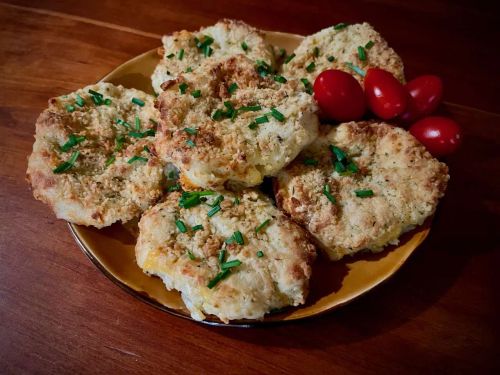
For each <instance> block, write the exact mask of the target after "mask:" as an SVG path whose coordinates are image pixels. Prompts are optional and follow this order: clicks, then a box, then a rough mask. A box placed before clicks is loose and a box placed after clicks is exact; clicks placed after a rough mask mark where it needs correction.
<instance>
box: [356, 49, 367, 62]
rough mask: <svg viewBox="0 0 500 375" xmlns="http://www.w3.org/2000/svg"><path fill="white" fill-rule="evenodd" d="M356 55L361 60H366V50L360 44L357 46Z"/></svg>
mask: <svg viewBox="0 0 500 375" xmlns="http://www.w3.org/2000/svg"><path fill="white" fill-rule="evenodd" d="M358 57H359V59H360V60H361V61H366V51H365V49H364V48H363V47H362V46H359V47H358Z"/></svg>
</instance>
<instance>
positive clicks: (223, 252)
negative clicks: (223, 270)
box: [218, 249, 226, 264]
mask: <svg viewBox="0 0 500 375" xmlns="http://www.w3.org/2000/svg"><path fill="white" fill-rule="evenodd" d="M218 260H219V264H222V263H224V261H225V260H226V250H225V249H222V250H221V251H219V256H218Z"/></svg>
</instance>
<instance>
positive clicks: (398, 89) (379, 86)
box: [365, 68, 408, 120]
mask: <svg viewBox="0 0 500 375" xmlns="http://www.w3.org/2000/svg"><path fill="white" fill-rule="evenodd" d="M365 95H366V98H367V101H368V107H370V109H371V110H372V112H373V113H374V114H375V115H377V116H378V117H380V118H381V119H384V120H389V119H392V118H394V117H396V116H399V115H400V114H402V113H403V112H404V111H405V110H406V106H407V104H408V93H407V92H406V90H405V88H404V86H403V85H402V84H401V83H400V82H399V81H398V80H397V79H396V78H394V76H393V75H392V74H391V73H389V72H388V71H385V70H383V69H379V68H370V69H368V72H366V77H365Z"/></svg>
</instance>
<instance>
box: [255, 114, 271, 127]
mask: <svg viewBox="0 0 500 375" xmlns="http://www.w3.org/2000/svg"><path fill="white" fill-rule="evenodd" d="M266 122H269V118H268V117H267V116H266V115H264V116H261V117H257V118H256V119H255V123H256V124H257V125H259V124H264V123H266Z"/></svg>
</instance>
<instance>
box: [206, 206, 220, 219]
mask: <svg viewBox="0 0 500 375" xmlns="http://www.w3.org/2000/svg"><path fill="white" fill-rule="evenodd" d="M219 211H220V206H215V207H214V208H212V209H211V210H210V211H208V212H207V216H208V217H212V216H214V215H215V214H216V213H217V212H219Z"/></svg>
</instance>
